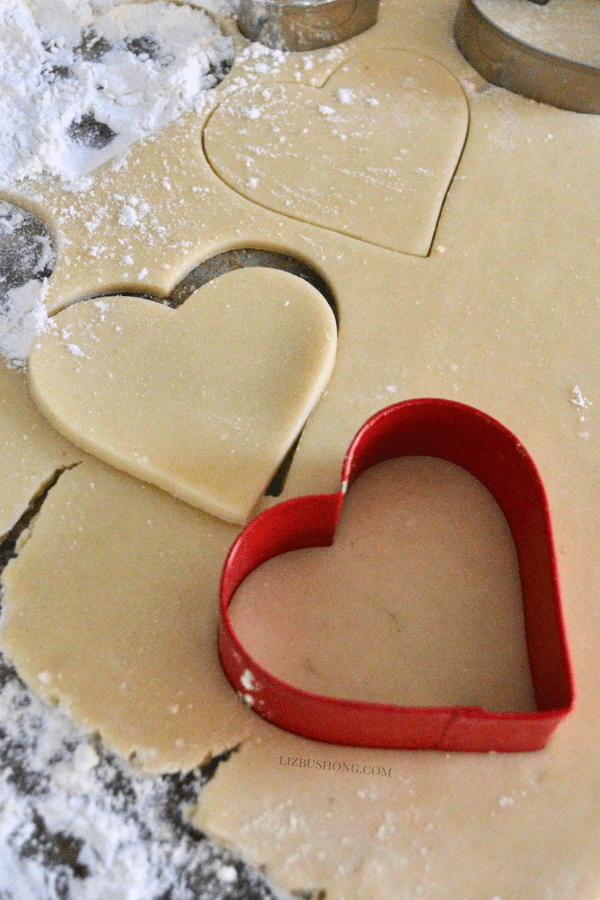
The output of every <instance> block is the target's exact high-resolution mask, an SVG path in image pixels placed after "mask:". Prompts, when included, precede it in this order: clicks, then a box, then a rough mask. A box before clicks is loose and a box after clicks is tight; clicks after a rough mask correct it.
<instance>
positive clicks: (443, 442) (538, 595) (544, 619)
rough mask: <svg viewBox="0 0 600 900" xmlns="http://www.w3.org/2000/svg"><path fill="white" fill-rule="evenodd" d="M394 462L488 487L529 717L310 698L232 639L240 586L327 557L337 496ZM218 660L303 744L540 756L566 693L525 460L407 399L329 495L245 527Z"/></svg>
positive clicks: (533, 474)
mask: <svg viewBox="0 0 600 900" xmlns="http://www.w3.org/2000/svg"><path fill="white" fill-rule="evenodd" d="M399 456H437V457H439V458H441V459H446V460H448V461H449V462H454V463H456V464H457V465H459V466H462V467H463V468H464V469H466V470H467V471H468V472H470V473H471V474H472V475H474V476H475V477H476V478H477V479H479V481H480V482H481V483H482V484H483V485H485V487H487V489H488V490H489V491H490V493H491V494H492V496H493V497H494V498H495V499H496V501H497V503H498V505H499V506H500V508H501V509H502V511H503V513H504V515H505V516H506V520H507V522H508V524H509V526H510V529H511V532H512V536H513V540H514V543H515V548H516V551H517V558H518V561H519V571H520V576H521V587H522V592H523V613H524V619H525V632H526V639H527V652H528V656H529V666H530V670H531V676H532V681H533V687H534V693H535V699H536V706H537V709H536V710H535V711H534V712H489V711H487V710H485V709H482V708H481V707H475V706H455V707H426V708H425V707H411V706H399V705H393V704H383V703H369V702H364V701H355V700H342V699H339V698H338V699H336V698H335V697H329V696H325V695H322V694H313V693H310V692H309V691H305V690H301V689H300V688H297V687H294V686H293V685H291V684H288V683H286V682H284V681H282V680H281V679H280V678H277V677H276V676H275V675H273V674H271V673H270V672H268V671H267V670H266V669H264V668H263V667H262V666H260V665H259V664H258V663H257V662H256V661H255V660H254V659H253V657H252V656H251V655H250V654H249V653H248V651H247V650H246V648H245V647H244V646H243V644H242V643H241V641H240V640H239V639H238V637H237V635H236V633H235V631H234V629H233V625H232V622H231V618H230V616H229V612H228V608H229V604H230V602H231V599H232V597H233V595H234V593H235V591H236V590H237V588H238V586H239V585H240V584H241V582H242V581H243V580H244V578H246V577H247V576H248V575H249V574H250V572H252V571H253V570H254V569H256V568H257V567H258V566H259V565H261V563H263V562H266V561H267V560H268V559H271V558H273V557H274V556H279V555H280V554H282V553H287V552H289V551H291V550H298V549H300V548H302V547H327V546H331V544H332V543H333V540H334V536H335V529H336V524H337V521H338V517H339V514H340V511H341V508H342V504H343V502H344V496H345V494H346V491H347V488H348V486H349V485H351V484H352V482H353V481H354V480H355V479H356V478H358V476H359V475H360V474H361V473H362V472H364V471H365V470H366V469H368V468H370V467H371V466H374V465H376V464H377V463H379V462H383V461H384V460H387V459H394V458H396V457H399ZM267 627H268V623H267ZM219 656H220V659H221V665H222V666H223V669H224V671H225V674H226V675H227V678H228V679H229V681H230V682H231V684H232V685H233V687H234V688H235V689H236V690H237V691H238V692H239V693H240V694H241V695H242V696H244V697H246V698H248V697H249V698H250V702H251V704H252V708H253V710H254V711H255V712H257V713H258V714H259V715H261V716H262V717H263V718H264V719H266V720H267V721H268V722H271V723H272V724H273V725H277V726H279V727H280V728H283V729H285V730H286V731H291V732H293V733H294V734H299V735H301V736H302V737H307V738H312V739H314V740H318V741H327V742H329V743H332V744H346V745H349V746H355V747H380V748H390V749H391V748H395V749H407V750H444V751H449V750H470V751H479V752H488V751H492V750H496V751H505V752H516V751H529V750H539V749H541V748H542V747H544V746H545V745H546V743H547V741H548V739H549V738H550V735H551V734H552V732H553V731H554V729H555V728H556V726H557V725H558V724H559V722H560V721H561V719H563V718H564V716H566V715H567V714H568V713H569V712H570V710H571V708H572V705H573V702H574V688H573V681H572V674H571V666H570V661H569V654H568V649H567V643H566V637H565V631H564V626H563V621H562V612H561V604H560V594H559V587H558V577H557V571H556V558H555V553H554V545H553V540H552V530H551V525H550V516H549V511H548V503H547V500H546V495H545V491H544V486H543V484H542V481H541V479H540V476H539V474H538V471H537V469H536V467H535V464H534V463H533V460H532V459H531V457H530V456H529V455H528V453H527V452H526V450H525V448H524V447H523V445H522V444H521V443H520V441H519V440H518V439H517V438H516V437H515V436H514V434H512V433H511V432H510V431H508V429H507V428H505V427H504V426H503V425H501V424H500V423H499V422H497V421H496V420H495V419H492V418H491V417H490V416H488V415H486V414H485V413H483V412H481V411H479V410H477V409H473V408H472V407H470V406H465V405H464V404H462V403H457V402H455V401H452V400H443V399H437V398H421V399H415V400H406V401H404V402H402V403H396V404H395V405H393V406H389V407H387V408H386V409H383V410H381V411H380V412H378V413H376V414H375V415H374V416H372V418H370V419H369V420H368V422H367V423H366V424H365V425H363V427H362V428H361V430H360V431H359V432H358V434H357V436H356V437H355V439H354V441H353V442H352V444H351V446H350V450H349V451H348V455H347V456H346V459H345V462H344V467H343V470H342V488H341V490H340V491H339V492H338V493H336V494H318V495H314V496H308V497H296V498H294V499H292V500H287V501H285V502H284V503H279V504H278V505H277V506H273V507H271V508H270V509H268V510H266V511H265V512H263V513H261V514H260V515H259V516H257V517H256V518H255V519H254V520H253V521H252V522H250V524H249V525H247V526H246V528H245V529H244V530H243V531H242V533H241V534H240V535H239V537H238V538H237V540H236V542H235V543H234V544H233V546H232V548H231V550H230V552H229V555H228V557H227V560H226V562H225V566H224V568H223V576H222V579H221V629H220V633H219ZM399 665H401V661H400V662H399Z"/></svg>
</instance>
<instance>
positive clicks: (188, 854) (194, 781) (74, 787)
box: [0, 657, 280, 900]
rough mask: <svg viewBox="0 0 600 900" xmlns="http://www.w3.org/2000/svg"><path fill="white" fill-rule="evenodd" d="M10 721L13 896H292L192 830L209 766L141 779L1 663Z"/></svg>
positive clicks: (5, 784) (4, 801)
mask: <svg viewBox="0 0 600 900" xmlns="http://www.w3.org/2000/svg"><path fill="white" fill-rule="evenodd" d="M44 674H45V673H43V672H42V673H40V675H39V676H38V677H39V678H40V680H42V681H43V679H44ZM0 721H1V722H2V728H0V898H2V900H167V898H168V900H242V898H243V900H277V898H278V897H280V894H279V893H278V892H277V891H276V890H275V889H271V888H270V887H269V886H268V885H267V884H266V883H265V880H264V879H263V878H261V877H260V876H258V875H257V874H254V873H253V872H252V871H251V870H249V869H248V868H247V867H246V866H243V865H242V864H241V863H239V862H238V861H237V860H235V859H234V858H233V857H232V856H231V854H229V853H227V852H226V851H225V850H220V849H218V848H216V847H214V846H212V845H211V844H210V843H209V842H208V841H207V840H206V839H205V838H204V837H203V835H202V834H201V833H200V832H198V831H196V830H195V829H194V828H193V827H192V826H189V825H187V824H186V822H185V807H186V803H187V804H188V805H189V804H190V803H192V804H193V803H194V801H195V800H196V799H197V797H198V794H199V793H200V790H201V788H202V784H203V782H204V781H205V778H206V775H205V773H203V772H202V770H200V769H197V770H194V771H192V772H189V773H186V774H181V775H180V774H173V775H162V776H154V777H150V776H142V775H139V774H137V773H136V772H135V771H133V769H132V768H131V767H130V766H129V765H128V764H127V763H125V762H124V761H122V760H119V759H117V758H116V757H113V756H111V755H110V754H107V753H106V752H105V751H104V749H103V747H102V745H101V743H100V742H99V740H98V739H97V738H96V737H94V736H93V735H90V734H89V733H88V732H86V731H84V730H83V729H81V728H79V727H77V726H76V725H74V724H73V723H72V722H71V720H70V719H69V718H68V717H67V716H66V715H65V714H64V713H62V712H60V711H59V710H56V709H52V708H51V707H48V706H46V705H45V704H44V703H42V702H41V701H40V700H38V699H37V698H36V697H34V696H33V695H32V694H30V693H29V691H28V690H27V689H26V688H25V687H24V686H23V685H22V684H21V683H20V681H19V680H18V678H17V677H16V675H15V674H14V672H12V670H10V669H9V668H8V667H7V666H6V665H5V664H4V663H3V662H2V659H1V657H0Z"/></svg>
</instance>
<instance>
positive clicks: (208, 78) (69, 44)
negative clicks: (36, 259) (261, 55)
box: [0, 0, 234, 187]
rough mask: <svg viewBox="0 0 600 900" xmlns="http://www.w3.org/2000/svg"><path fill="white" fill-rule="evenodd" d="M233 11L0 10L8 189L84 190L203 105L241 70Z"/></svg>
mask: <svg viewBox="0 0 600 900" xmlns="http://www.w3.org/2000/svg"><path fill="white" fill-rule="evenodd" d="M226 4H227V0H208V4H203V5H204V6H207V8H208V10H209V12H210V13H211V14H210V15H209V14H208V13H207V12H205V10H204V9H199V8H195V7H192V6H190V5H178V4H176V3H173V2H165V0H152V2H149V3H124V2H120V0H1V2H0V121H1V122H2V128H1V129H0V187H2V186H5V187H9V186H10V185H11V184H14V183H15V181H20V180H21V179H23V178H25V177H27V176H30V175H37V174H39V173H41V172H48V173H50V174H52V175H55V176H58V177H59V178H60V179H62V180H63V181H65V182H76V181H77V180H78V179H80V178H81V176H83V175H85V174H86V173H88V172H90V171H91V170H92V169H93V168H95V167H96V166H98V165H99V164H100V163H102V162H105V161H106V160H107V159H110V158H111V157H112V156H115V155H116V154H117V153H120V152H121V151H123V150H124V149H125V148H127V147H128V146H130V145H131V144H132V143H133V142H134V141H137V140H139V139H140V138H143V137H145V136H147V135H149V134H151V133H152V132H154V131H156V130H157V129H158V128H160V127H161V126H163V125H166V124H167V123H168V122H171V121H173V120H174V119H175V118H177V117H178V116H179V115H181V114H182V113H183V112H185V111H186V110H187V109H189V108H191V107H193V106H194V105H195V104H197V103H198V102H199V101H201V100H202V97H203V95H204V93H205V92H206V90H209V89H210V88H212V87H215V86H216V84H218V83H219V81H220V80H222V79H223V77H224V76H225V75H226V74H227V72H228V71H229V69H230V67H231V64H232V61H233V56H234V48H233V41H232V39H231V38H230V37H228V36H225V35H224V34H223V32H222V30H221V28H220V27H219V26H218V25H217V24H216V21H215V19H214V15H215V14H221V15H224V14H226V13H227V12H229V11H231V9H228V7H227V5H226Z"/></svg>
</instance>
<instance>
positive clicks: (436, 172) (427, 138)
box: [204, 50, 469, 256]
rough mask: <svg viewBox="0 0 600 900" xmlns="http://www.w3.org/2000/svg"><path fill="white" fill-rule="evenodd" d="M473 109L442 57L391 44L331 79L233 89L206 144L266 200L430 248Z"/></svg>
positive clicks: (355, 232) (221, 164) (345, 228)
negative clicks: (320, 83) (392, 47)
mask: <svg viewBox="0 0 600 900" xmlns="http://www.w3.org/2000/svg"><path fill="white" fill-rule="evenodd" d="M468 118H469V115H468V106H467V101H466V98H465V96H464V93H463V91H462V88H461V87H460V85H459V83H458V82H457V81H456V79H455V78H454V77H453V76H452V75H451V74H450V73H449V72H448V71H447V70H446V69H444V68H443V67H442V66H441V65H439V63H436V62H434V61H433V60H431V59H428V58H425V57H422V56H418V55H416V54H414V53H408V52H404V51H400V50H383V51H378V52H377V53H375V52H368V53H364V54H362V55H361V56H358V57H355V58H353V59H351V60H350V61H349V62H348V63H346V65H344V66H342V67H341V68H340V69H338V70H337V71H336V72H334V73H333V75H332V76H331V77H330V78H329V80H328V82H327V84H326V86H325V87H324V88H313V87H307V86H305V85H291V84H279V85H270V86H269V87H268V88H267V87H265V86H261V87H255V88H251V89H244V90H241V91H238V92H236V93H235V94H232V95H231V96H230V97H227V98H226V99H225V100H224V101H223V103H222V104H221V105H220V106H219V107H218V108H217V110H216V111H215V112H214V113H213V115H212V117H211V118H210V120H209V122H208V125H207V127H206V130H205V137H204V141H205V151H206V154H207V156H208V160H209V162H210V164H211V165H212V167H213V168H214V169H215V171H216V172H217V174H218V175H219V176H220V177H221V178H222V179H223V180H224V181H225V182H226V183H227V184H229V185H230V186H231V187H232V188H234V190H236V191H238V192H239V193H240V194H242V195H243V196H244V197H247V198H248V199H249V200H253V201H254V202H255V203H258V204H259V205H260V206H264V207H266V208H268V209H271V210H274V211H276V212H278V213H284V214H286V215H288V216H290V217H292V218H294V219H299V220H301V221H304V222H307V223H310V224H313V225H320V226H322V227H324V228H328V229H331V230H332V231H338V232H341V233H343V234H347V235H350V236H352V237H355V238H359V239H360V240H363V241H367V242H369V243H371V244H377V245H379V246H381V247H386V248H388V249H390V250H399V251H402V252H404V253H410V254H414V255H417V256H427V254H428V253H429V251H430V248H431V242H432V240H433V235H434V232H435V228H436V225H437V222H438V219H439V216H440V212H441V209H442V205H443V202H444V198H445V196H446V193H447V191H448V187H449V185H450V182H451V180H452V177H453V175H454V172H455V170H456V166H457V164H458V160H459V158H460V155H461V153H462V150H463V147H464V143H465V140H466V135H467V127H468Z"/></svg>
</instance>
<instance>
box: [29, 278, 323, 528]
mask: <svg viewBox="0 0 600 900" xmlns="http://www.w3.org/2000/svg"><path fill="white" fill-rule="evenodd" d="M335 349H336V323H335V319H334V316H333V313H332V311H331V308H330V307H329V305H328V304H327V302H326V301H325V299H324V298H323V296H322V295H321V294H320V293H319V291H317V290H316V289H315V288H313V287H312V286H311V285H309V284H308V283H306V282H305V281H303V280H302V279H300V278H297V277H295V276H293V275H289V274H288V273H286V272H282V271H278V270H276V269H263V268H248V269H240V270H237V271H233V272H229V273H227V274H226V275H222V276H221V277H220V278H217V279H215V280H214V281H212V282H210V283H209V284H207V285H205V286H203V287H201V288H200V289H199V290H197V291H196V292H195V293H194V294H192V295H191V296H190V297H189V298H188V300H186V302H185V303H184V304H183V305H182V306H181V307H179V308H178V309H176V310H173V309H170V308H168V307H167V306H164V305H162V304H160V303H153V302H151V301H148V300H142V299H140V298H133V297H106V298H102V299H100V300H87V301H84V302H81V303H77V304H74V305H73V306H70V307H68V308H67V309H65V310H63V311H62V312H60V313H58V314H57V315H56V316H55V317H54V319H53V325H52V328H51V329H49V330H48V331H46V332H45V333H44V334H43V335H42V336H41V337H40V339H39V341H38V342H37V344H36V345H35V346H34V348H33V349H32V352H31V355H30V358H29V363H28V378H29V385H30V389H31V393H32V395H33V398H34V400H35V401H36V403H37V405H38V406H39V408H40V409H41V411H42V412H43V413H44V415H45V416H46V417H47V418H48V419H49V420H50V422H51V423H52V424H53V425H54V426H55V428H57V429H58V431H60V432H62V434H64V435H65V436H66V437H68V438H69V439H70V440H72V441H73V442H74V443H76V444H78V445H79V446H80V447H82V448H83V449H85V450H87V451H89V452H90V453H92V454H94V455H95V456H97V457H99V458H100V459H102V460H104V461H105V462H108V463H110V464H111V465H114V466H115V467H116V468H118V469H122V470H123V471H125V472H128V473H129V474H131V475H134V476H136V477H138V478H140V479H142V480H143V481H149V482H151V483H152V484H155V485H158V487H161V488H163V489H164V490H166V491H169V492H170V493H171V494H173V495H174V496H176V497H179V498H180V499H182V500H185V501H186V502H188V503H190V504H192V505H194V506H198V507H200V508H202V509H204V510H205V511H207V512H209V513H211V514H213V515H216V516H219V517H221V518H223V519H227V520H228V521H232V522H239V523H242V522H245V521H246V520H247V518H248V516H249V515H250V512H251V510H252V507H253V506H254V505H255V503H256V501H257V500H258V498H259V497H260V495H261V494H262V493H263V492H264V490H265V487H266V486H267V485H268V483H269V481H270V479H271V477H272V476H273V473H274V472H275V470H276V469H277V467H278V465H279V464H280V462H281V461H282V459H283V458H284V456H285V454H286V452H287V451H288V449H289V447H290V446H291V445H292V443H293V441H294V440H295V438H296V437H297V435H298V434H299V432H300V430H301V428H302V426H303V425H304V422H305V421H306V419H307V417H308V415H309V414H310V412H311V410H312V409H313V407H314V405H315V404H316V402H317V400H318V399H319V397H320V395H321V393H322V392H323V390H324V388H325V386H326V384H327V381H328V380H329V376H330V374H331V371H332V369H333V363H334V358H335Z"/></svg>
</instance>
